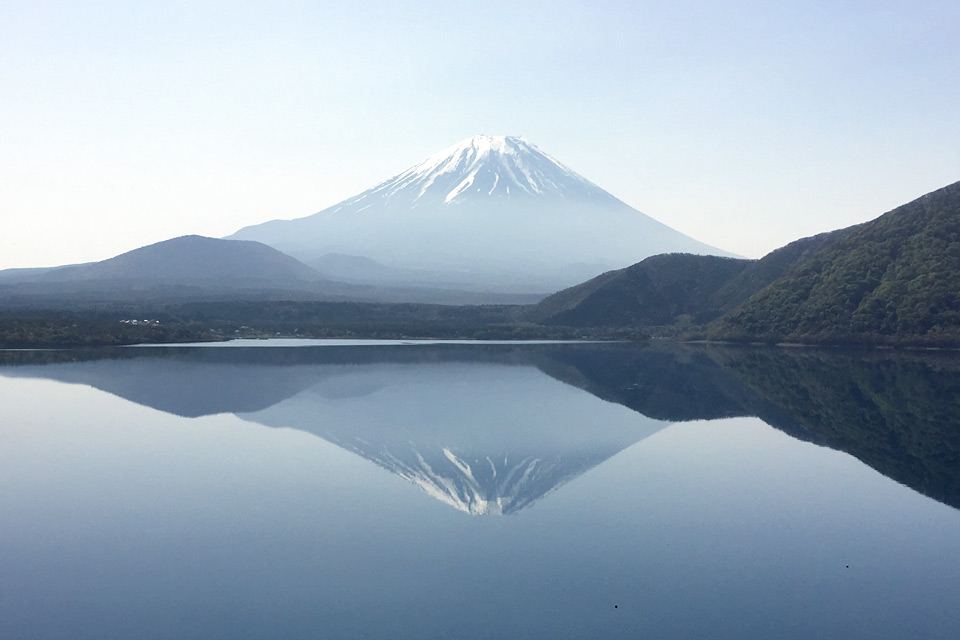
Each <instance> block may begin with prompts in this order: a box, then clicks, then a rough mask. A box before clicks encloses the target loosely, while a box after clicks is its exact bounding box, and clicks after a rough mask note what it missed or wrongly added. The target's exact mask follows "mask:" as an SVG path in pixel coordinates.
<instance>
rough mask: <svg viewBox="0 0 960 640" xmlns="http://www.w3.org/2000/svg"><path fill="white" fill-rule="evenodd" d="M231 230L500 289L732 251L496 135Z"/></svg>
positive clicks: (453, 283)
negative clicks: (323, 201)
mask: <svg viewBox="0 0 960 640" xmlns="http://www.w3.org/2000/svg"><path fill="white" fill-rule="evenodd" d="M230 238H231V239H237V240H257V241H259V242H263V243H264V244H268V245H270V246H272V247H275V248H277V249H279V250H281V251H284V252H286V253H289V254H291V255H293V256H294V257H296V258H299V259H300V260H303V261H305V262H307V263H308V264H309V263H311V262H314V261H318V260H322V259H323V257H324V256H326V255H329V254H342V255H346V256H359V257H362V258H366V259H369V260H373V261H376V262H377V263H379V264H380V265H382V266H384V267H385V268H386V270H387V271H390V273H392V274H393V275H392V276H386V275H384V274H383V273H382V272H381V273H380V274H378V275H377V279H376V280H369V274H367V275H360V274H358V275H357V277H356V278H354V279H352V280H351V281H352V282H360V283H364V284H375V285H380V286H385V285H386V286H389V285H391V284H402V285H403V286H405V287H409V286H414V287H417V286H429V287H436V286H442V287H447V288H461V289H473V290H484V291H490V292H496V293H504V292H526V293H549V292H552V291H555V290H557V289H560V288H563V287H567V286H570V285H573V284H577V283H579V282H582V281H584V280H587V279H589V278H591V277H593V276H596V275H599V274H600V273H602V272H604V271H608V270H610V269H617V268H621V267H626V266H629V265H631V264H634V263H637V262H639V261H641V260H643V259H644V258H646V257H648V256H651V255H654V254H658V253H671V252H683V253H699V254H713V255H729V254H725V253H724V252H723V251H720V250H718V249H715V248H713V247H710V246H707V245H705V244H702V243H700V242H698V241H696V240H694V239H693V238H690V237H688V236H685V235H683V234H682V233H680V232H678V231H675V230H673V229H671V228H669V227H667V226H666V225H664V224H662V223H660V222H658V221H656V220H654V219H653V218H650V217H649V216H646V215H644V214H642V213H640V212H639V211H637V210H636V209H634V208H632V207H630V206H629V205H627V204H626V203H624V202H622V201H620V200H618V199H617V198H615V197H614V196H612V195H611V194H609V193H607V192H606V191H604V190H603V189H601V188H600V187H598V186H597V185H595V184H593V183H592V182H590V181H589V180H587V179H586V178H584V177H583V176H581V175H580V174H578V173H577V172H575V171H573V170H572V169H570V168H569V167H567V166H566V165H564V164H562V163H561V162H559V161H558V160H556V159H554V158H553V157H551V156H549V155H547V154H546V153H544V152H543V151H541V150H540V149H538V148H537V147H536V146H535V145H534V144H532V143H531V142H529V141H527V140H525V139H524V138H520V137H513V136H488V135H477V136H473V137H471V138H467V139H466V140H463V141H461V142H458V143H457V144H455V145H453V146H450V147H447V148H446V149H443V150H441V151H439V152H437V153H435V154H433V155H432V156H430V157H428V158H426V159H424V160H423V161H421V162H419V163H417V164H416V165H414V166H413V167H411V168H410V169H407V170H406V171H404V172H402V173H400V174H398V175H396V176H394V177H392V178H390V179H389V180H386V181H384V182H382V183H380V184H378V185H377V186H375V187H373V188H372V189H369V190H368V191H364V192H363V193H361V194H359V195H356V196H354V197H352V198H349V199H347V200H344V201H343V202H341V203H340V204H336V205H334V206H332V207H329V208H327V209H324V210H323V211H321V212H319V213H316V214H314V215H312V216H307V217H305V218H299V219H296V220H273V221H271V222H266V223H263V224H259V225H255V226H252V227H246V228H244V229H241V230H240V231H238V232H237V233H235V234H233V235H232V236H230ZM317 266H318V267H319V266H320V265H319V264H318V265H317ZM391 277H392V280H391ZM337 279H343V278H342V276H339V275H338V278H337Z"/></svg>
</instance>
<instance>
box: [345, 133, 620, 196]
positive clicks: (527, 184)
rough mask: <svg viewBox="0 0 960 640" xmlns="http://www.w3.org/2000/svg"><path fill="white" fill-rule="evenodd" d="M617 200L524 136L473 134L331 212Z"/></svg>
mask: <svg viewBox="0 0 960 640" xmlns="http://www.w3.org/2000/svg"><path fill="white" fill-rule="evenodd" d="M531 197H534V198H537V197H539V198H558V199H559V198H567V199H573V200H585V201H590V200H594V201H599V202H611V203H613V202H619V200H617V199H616V198H614V197H613V196H611V195H610V194H609V193H607V192H606V191H604V190H603V189H601V188H600V187H598V186H597V185H595V184H593V183H592V182H590V181H589V180H587V179H586V178H584V177H583V176H581V175H580V174H578V173H576V172H575V171H573V170H571V169H569V168H567V167H565V166H564V165H562V164H560V162H558V161H557V160H555V159H554V158H552V157H550V156H548V155H547V154H545V153H544V152H542V151H540V149H538V148H537V147H536V146H535V145H533V144H531V143H530V142H527V141H526V140H524V139H523V138H518V137H512V136H473V137H472V138H468V139H466V140H464V141H462V142H459V143H457V144H455V145H453V146H451V147H448V148H446V149H444V150H442V151H440V152H438V153H435V154H434V155H432V156H430V157H429V158H427V159H426V160H424V161H423V162H421V163H420V164H418V165H416V166H414V167H412V168H410V169H407V170H406V171H404V172H403V173H401V174H400V175H398V176H396V177H394V178H391V179H390V180H387V181H386V182H384V183H382V184H380V185H378V186H376V187H374V188H373V189H370V190H369V191H366V192H364V193H362V194H360V195H358V196H356V197H354V198H350V199H349V200H345V201H344V202H343V203H341V204H339V205H336V206H335V207H333V208H332V210H331V213H336V212H338V211H345V210H350V209H351V208H353V207H354V206H357V205H360V204H361V203H364V204H370V203H371V202H374V201H379V202H380V203H382V204H383V205H385V206H387V207H391V208H398V209H399V208H410V209H412V208H416V207H419V206H431V205H433V206H436V205H458V204H462V203H464V202H468V201H470V200H477V199H488V198H511V199H524V198H531Z"/></svg>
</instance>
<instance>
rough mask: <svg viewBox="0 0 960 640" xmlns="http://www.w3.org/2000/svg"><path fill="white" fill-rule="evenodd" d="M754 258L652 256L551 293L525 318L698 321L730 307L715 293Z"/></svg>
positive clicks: (578, 323)
mask: <svg viewBox="0 0 960 640" xmlns="http://www.w3.org/2000/svg"><path fill="white" fill-rule="evenodd" d="M752 262H753V261H751V260H738V259H736V258H721V257H717V256H697V255H690V254H685V253H671V254H664V255H659V256H653V257H650V258H647V259H646V260H644V261H643V262H640V263H638V264H635V265H633V266H630V267H627V268H625V269H620V270H618V271H609V272H607V273H604V274H602V275H600V276H597V277H596V278H593V279H592V280H588V281H587V282H584V283H583V284H579V285H576V286H574V287H570V288H569V289H564V290H563V291H560V292H558V293H555V294H553V295H552V296H549V297H548V298H545V299H544V300H543V301H542V302H540V303H539V304H537V305H535V306H534V307H533V308H532V309H531V310H530V311H529V312H528V313H527V314H526V318H527V319H528V320H530V321H532V322H538V323H541V324H547V325H563V326H575V327H629V326H656V325H665V324H670V323H673V322H675V321H676V320H677V319H678V318H679V317H681V316H687V317H689V319H690V320H691V321H692V322H696V323H702V322H705V321H708V320H712V319H713V318H716V317H717V316H718V315H719V314H720V312H721V311H722V310H723V309H725V308H726V307H727V306H728V305H729V299H728V298H727V297H721V296H717V295H715V294H716V293H717V291H718V290H719V289H720V288H721V287H723V286H724V285H725V284H726V283H728V282H730V281H731V280H732V279H733V278H734V277H735V276H737V275H739V274H741V273H742V272H743V270H744V269H745V268H747V267H749V266H750V265H751V264H752ZM744 297H745V296H744Z"/></svg>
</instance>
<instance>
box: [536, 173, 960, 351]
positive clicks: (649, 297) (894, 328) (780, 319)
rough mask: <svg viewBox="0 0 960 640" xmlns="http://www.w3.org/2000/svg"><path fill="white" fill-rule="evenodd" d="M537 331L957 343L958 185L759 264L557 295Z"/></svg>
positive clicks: (636, 277)
mask: <svg viewBox="0 0 960 640" xmlns="http://www.w3.org/2000/svg"><path fill="white" fill-rule="evenodd" d="M528 317H529V319H531V320H532V321H535V322H540V323H544V324H555V325H574V326H604V327H623V326H646V327H650V326H664V325H671V326H673V327H674V329H676V328H678V327H679V328H684V329H689V328H690V327H696V326H698V325H699V326H705V328H701V329H699V330H697V331H698V335H702V336H704V337H709V338H713V339H727V340H747V341H769V342H780V341H796V342H808V343H829V342H843V343H880V344H929V345H956V344H960V183H956V184H953V185H950V186H948V187H944V188H943V189H940V190H938V191H934V192H933V193H930V194H927V195H925V196H923V197H922V198H919V199H918V200H915V201H913V202H910V203H908V204H905V205H903V206H901V207H898V208H897V209H894V210H893V211H891V212H889V213H887V214H885V215H883V216H881V217H879V218H877V219H876V220H872V221H870V222H866V223H864V224H860V225H857V226H854V227H849V228H846V229H841V230H839V231H833V232H829V233H823V234H820V235H817V236H813V237H810V238H804V239H801V240H797V241H795V242H792V243H790V244H788V245H786V246H784V247H781V248H780V249H777V250H776V251H773V252H771V253H770V254H768V255H766V256H764V257H763V258H762V259H760V260H731V259H724V258H716V257H710V256H693V255H681V254H673V255H661V256H654V257H652V258H648V259H646V260H644V261H643V262H640V263H638V264H636V265H633V266H631V267H627V268H626V269H621V270H619V271H612V272H609V273H606V274H603V275H602V276H599V277H597V278H594V279H593V280H590V281H588V282H585V283H583V284H581V285H578V286H576V287H571V288H570V289H566V290H564V291H561V292H559V293H557V294H554V295H553V296H550V297H549V298H547V299H545V300H544V301H543V302H541V303H540V304H538V305H536V306H535V307H533V308H532V310H531V311H530V312H529V314H528Z"/></svg>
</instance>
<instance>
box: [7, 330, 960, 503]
mask: <svg viewBox="0 0 960 640" xmlns="http://www.w3.org/2000/svg"><path fill="white" fill-rule="evenodd" d="M543 374H546V376H545V375H543ZM0 375H4V376H9V377H36V378H47V379H51V380H58V381H62V382H68V383H79V384H86V385H90V386H92V387H95V388H97V389H101V390H103V391H106V392H109V393H112V394H115V395H117V396H120V397H123V398H125V399H128V400H130V401H133V402H136V403H139V404H141V405H146V406H149V407H152V408H155V409H159V410H161V411H165V412H168V413H172V414H176V415H179V416H186V417H198V416H204V415H211V414H215V413H225V412H227V413H234V414H237V415H238V416H240V417H241V418H243V419H244V420H248V421H251V422H255V423H258V424H262V425H265V426H270V427H287V428H294V429H298V430H301V431H305V432H308V433H311V434H313V435H316V436H318V437H321V438H324V439H325V440H328V441H330V442H332V443H334V444H336V445H338V446H340V447H342V448H344V449H347V450H349V451H352V452H354V453H356V454H358V455H360V456H362V457H364V458H366V459H367V460H370V461H372V462H374V463H376V464H377V465H379V466H381V467H383V468H385V469H387V470H389V471H391V472H392V473H395V474H397V475H399V476H400V477H403V478H404V479H406V480H408V481H410V482H412V483H414V484H415V485H417V486H418V487H420V488H421V489H423V490H424V491H426V492H427V493H428V494H430V495H431V496H433V497H435V498H437V499H438V500H441V501H442V502H444V503H446V504H449V505H451V506H453V507H455V508H457V509H460V510H462V511H464V512H467V513H471V514H509V513H516V512H519V511H521V510H523V509H525V508H527V507H528V506H530V505H531V504H533V503H535V502H536V501H537V500H539V499H541V498H543V496H545V495H547V494H549V493H550V492H552V491H553V490H555V489H556V488H557V487H559V486H561V485H562V484H564V483H566V482H569V481H570V480H572V479H574V478H576V477H578V476H579V475H581V474H583V473H584V472H586V471H588V470H589V469H591V468H593V467H595V466H597V465H599V464H601V463H603V462H604V461H605V460H607V459H609V458H610V457H611V456H613V455H615V454H616V453H618V452H619V451H622V450H623V449H625V448H627V447H629V446H631V445H633V444H635V443H637V442H640V441H641V440H643V439H644V438H646V437H649V436H650V435H652V434H654V433H656V432H657V431H659V430H660V429H662V428H664V427H666V426H668V425H669V424H670V423H674V422H681V421H688V420H709V419H717V418H725V417H735V416H756V417H759V418H761V419H762V420H763V421H765V422H766V423H768V424H770V425H771V426H773V427H775V428H777V429H780V430H782V431H784V432H785V433H787V434H789V435H791V436H793V437H796V438H799V439H802V440H807V441H811V442H814V443H817V444H821V445H825V446H829V447H832V448H834V449H839V450H842V451H845V452H847V453H849V454H851V455H853V456H855V457H857V458H858V459H860V460H861V461H863V462H864V463H866V464H868V465H870V466H871V467H873V468H874V469H876V470H877V471H879V472H881V473H883V474H884V475H886V476H888V477H890V478H892V479H894V480H896V481H898V482H900V483H903V484H905V485H907V486H910V487H912V488H913V489H915V490H916V491H919V492H921V493H924V494H926V495H928V496H930V497H933V498H935V499H937V500H939V501H941V502H943V503H946V504H949V505H951V506H953V507H960V358H958V357H957V356H956V355H954V354H921V353H912V352H911V353H900V352H891V351H856V352H843V351H837V350H791V349H766V348H763V349H761V348H732V347H719V346H683V345H673V344H664V345H653V346H644V345H632V344H573V345H559V344H557V345H536V346H533V345H469V346H461V345H432V346H429V347H426V348H424V347H416V348H413V347H409V346H378V347H373V346H364V347H291V348H281V347H278V348H256V347H254V348H232V349H222V348H191V347H182V348H181V347H166V348H134V349H116V350H103V351H89V352H84V351H64V352H57V351H51V352H8V353H4V354H0ZM548 376H549V377H548ZM551 379H553V380H559V381H561V382H564V383H567V384H569V385H573V386H576V387H578V388H580V389H583V390H585V391H587V392H589V394H592V396H595V397H596V398H600V399H602V400H605V401H607V402H597V401H596V398H594V397H592V396H591V395H588V394H583V395H581V396H577V397H576V398H573V399H571V398H570V397H569V394H567V393H565V392H563V390H562V387H558V385H556V384H555V383H554V382H553V380H551ZM561 396H562V397H561ZM627 409H630V410H633V411H635V412H637V413H639V414H641V415H642V418H640V419H639V420H633V421H624V420H614V419H611V418H612V417H613V416H615V415H617V414H619V413H622V412H624V411H626V410H627Z"/></svg>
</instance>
